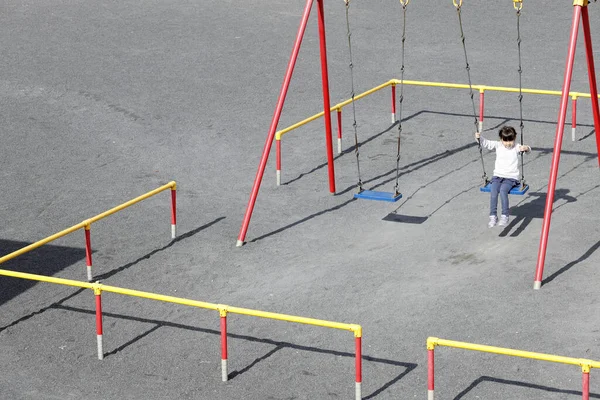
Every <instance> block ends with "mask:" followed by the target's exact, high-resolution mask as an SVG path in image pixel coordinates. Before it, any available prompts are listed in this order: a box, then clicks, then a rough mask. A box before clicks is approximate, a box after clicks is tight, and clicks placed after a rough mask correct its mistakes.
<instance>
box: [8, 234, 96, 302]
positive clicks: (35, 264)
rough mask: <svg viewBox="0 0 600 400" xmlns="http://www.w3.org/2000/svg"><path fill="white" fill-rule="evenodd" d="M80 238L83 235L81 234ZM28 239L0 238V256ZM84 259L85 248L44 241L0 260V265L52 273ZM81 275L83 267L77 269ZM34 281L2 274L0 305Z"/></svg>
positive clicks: (22, 245) (13, 250) (24, 245)
mask: <svg viewBox="0 0 600 400" xmlns="http://www.w3.org/2000/svg"><path fill="white" fill-rule="evenodd" d="M82 242H83V237H82ZM30 244H31V243H27V242H17V241H13V240H4V239H0V252H1V253H2V254H0V256H2V255H5V254H11V253H13V252H15V251H17V250H20V249H22V248H24V247H26V246H28V245H30ZM83 259H85V249H83V248H77V247H65V246H57V245H53V244H46V245H44V246H41V247H38V248H36V249H33V250H31V251H29V252H27V253H24V254H21V255H20V256H17V257H15V258H13V259H11V260H8V261H6V262H4V263H2V264H0V268H3V269H8V270H11V271H17V272H26V273H30V274H40V275H46V276H52V275H54V274H56V273H57V272H60V271H62V270H63V269H65V268H67V267H69V266H70V265H73V264H75V263H77V262H79V261H81V260H83ZM81 277H82V278H84V277H85V269H84V268H82V270H81ZM36 284H37V282H36V281H30V280H26V279H19V278H12V277H5V276H3V277H2V278H0V305H2V304H4V303H6V302H7V301H9V300H10V299H12V298H14V297H16V296H18V295H19V294H21V293H23V292H25V291H26V290H28V289H30V288H31V287H33V286H35V285H36Z"/></svg>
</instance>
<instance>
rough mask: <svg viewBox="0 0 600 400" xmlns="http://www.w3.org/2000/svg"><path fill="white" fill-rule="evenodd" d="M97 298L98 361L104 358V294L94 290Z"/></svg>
mask: <svg viewBox="0 0 600 400" xmlns="http://www.w3.org/2000/svg"><path fill="white" fill-rule="evenodd" d="M94 294H95V297H96V342H97V345H98V360H102V359H103V358H104V351H103V350H102V292H101V291H100V290H97V289H94Z"/></svg>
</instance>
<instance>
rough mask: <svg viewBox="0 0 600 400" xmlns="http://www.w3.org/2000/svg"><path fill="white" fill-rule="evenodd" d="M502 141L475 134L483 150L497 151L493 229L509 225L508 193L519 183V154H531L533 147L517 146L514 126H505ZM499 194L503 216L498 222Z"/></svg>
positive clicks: (492, 198)
mask: <svg viewBox="0 0 600 400" xmlns="http://www.w3.org/2000/svg"><path fill="white" fill-rule="evenodd" d="M498 136H499V137H500V140H487V139H485V138H483V137H481V134H480V133H479V132H476V133H475V140H476V141H477V142H479V145H480V146H481V147H482V148H486V149H488V150H496V163H495V165H494V176H492V180H491V181H490V183H491V185H490V189H491V190H490V220H489V222H488V227H490V228H493V227H494V226H496V224H498V225H499V226H507V225H508V216H509V204H508V192H510V189H512V188H513V187H515V186H518V185H519V184H520V182H519V161H518V156H519V153H521V152H525V153H529V152H530V151H531V147H530V146H527V145H518V144H515V140H516V138H517V132H516V131H515V128H513V127H512V126H503V127H502V128H500V131H499V132H498ZM498 194H500V203H501V204H502V214H501V216H500V221H499V222H498V217H497V211H498Z"/></svg>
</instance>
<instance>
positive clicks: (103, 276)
mask: <svg viewBox="0 0 600 400" xmlns="http://www.w3.org/2000/svg"><path fill="white" fill-rule="evenodd" d="M223 219H225V217H219V218H217V219H215V220H214V221H211V222H209V223H207V224H204V225H202V226H200V227H198V228H196V229H194V230H191V231H189V232H186V233H184V234H183V235H180V236H178V237H176V238H175V239H173V240H171V241H170V242H169V244H167V245H166V246H163V247H161V248H160V249H155V250H152V251H151V252H150V253H148V254H146V255H144V256H142V257H140V258H138V259H137V260H135V261H132V262H130V263H127V264H125V265H122V266H120V267H118V268H115V269H113V270H110V271H108V272H105V273H103V274H100V275H96V276H94V280H104V279H107V278H109V277H111V276H113V275H115V274H118V273H119V272H122V271H124V270H126V269H128V268H131V267H133V266H134V265H136V264H138V263H140V262H142V261H144V260H148V259H150V258H151V257H152V256H153V255H155V254H157V253H160V252H161V251H165V250H166V249H168V248H169V247H171V246H173V245H174V244H175V243H177V242H180V241H182V240H184V239H187V238H189V237H191V236H193V235H195V234H197V233H198V232H201V231H203V230H205V229H207V228H209V227H211V226H212V225H214V224H216V223H217V222H219V221H221V220H223Z"/></svg>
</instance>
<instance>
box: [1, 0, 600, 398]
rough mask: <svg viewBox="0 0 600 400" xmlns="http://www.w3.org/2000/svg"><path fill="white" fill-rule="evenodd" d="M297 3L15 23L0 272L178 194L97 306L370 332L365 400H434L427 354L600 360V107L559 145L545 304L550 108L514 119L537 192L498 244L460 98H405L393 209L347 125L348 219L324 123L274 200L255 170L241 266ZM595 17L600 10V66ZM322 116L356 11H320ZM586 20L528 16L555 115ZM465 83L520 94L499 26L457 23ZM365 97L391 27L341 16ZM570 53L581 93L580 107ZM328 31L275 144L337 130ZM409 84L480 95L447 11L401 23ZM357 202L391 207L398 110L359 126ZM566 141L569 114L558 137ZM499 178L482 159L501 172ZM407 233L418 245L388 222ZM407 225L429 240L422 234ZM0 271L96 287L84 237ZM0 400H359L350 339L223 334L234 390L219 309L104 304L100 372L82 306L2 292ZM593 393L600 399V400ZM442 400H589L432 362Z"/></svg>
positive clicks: (547, 12)
mask: <svg viewBox="0 0 600 400" xmlns="http://www.w3.org/2000/svg"><path fill="white" fill-rule="evenodd" d="M303 6H304V4H303V1H301V0H293V1H281V0H268V1H258V0H249V1H245V2H238V1H231V0H222V1H213V0H204V1H202V2H192V1H172V0H150V1H145V2H139V1H131V0H124V1H120V2H115V1H105V0H98V1H87V0H80V1H74V2H64V1H57V0H47V1H44V2H25V1H21V0H18V1H17V0H3V1H1V2H0V35H1V36H2V38H3V40H2V57H1V59H0V60H1V61H0V109H1V110H2V111H1V115H2V123H1V125H0V126H1V132H2V133H1V135H2V136H1V137H2V146H1V147H0V174H1V176H2V180H3V183H4V184H3V187H4V190H2V191H0V204H2V214H1V216H2V219H3V221H2V224H0V255H4V254H7V253H9V252H11V251H13V250H14V249H16V248H19V247H20V246H21V245H26V244H28V243H32V242H35V241H37V240H39V239H42V238H44V237H46V236H48V235H50V234H53V233H55V232H57V231H60V230H62V229H64V228H66V227H69V226H71V225H74V224H76V223H79V222H81V221H82V220H84V219H86V218H89V217H91V216H93V215H96V214H98V213H100V212H102V211H105V210H107V209H109V208H111V207H114V206H115V205H117V204H120V203H122V202H124V201H127V200H129V199H131V198H134V197H136V196H138V195H140V194H142V193H145V192H147V191H150V190H152V189H154V188H156V187H158V186H160V185H162V184H164V183H166V182H168V181H170V180H176V181H177V183H178V189H179V191H178V210H179V214H178V223H179V237H178V238H177V239H176V240H174V241H171V239H170V235H169V234H170V227H169V221H170V219H169V216H170V211H169V198H168V194H160V195H158V196H156V197H154V198H152V199H149V200H146V201H144V202H142V203H140V204H137V205H135V206H133V207H131V208H129V209H127V210H125V211H123V212H121V213H119V214H117V215H115V216H111V217H109V218H107V219H105V220H103V221H100V222H98V223H96V224H94V225H93V226H92V245H93V249H94V272H95V275H96V277H97V278H98V279H101V280H102V282H103V283H106V284H109V285H114V286H120V287H126V288H132V289H138V290H144V291H150V292H156V293H160V294H168V295H173V296H180V297H186V298H191V299H196V300H202V301H207V302H213V303H222V304H229V305H233V306H239V307H246V308H253V309H258V310H264V311H273V312H279V313H285V314H293V315H299V316H306V317H313V318H319V319H326V320H331V321H339V322H347V323H356V324H360V325H362V327H363V333H364V338H363V346H364V348H363V356H364V357H363V368H364V371H363V398H365V399H399V398H425V396H426V391H427V356H426V349H425V341H426V339H427V337H428V336H437V337H441V338H446V339H454V340H459V341H467V342H474V343H481V344H488V345H494V346H501V347H511V348H516V349H522V350H529V351H537V352H542V353H552V354H558V355H564V356H572V357H582V358H589V359H595V360H600V342H599V339H598V338H599V327H598V324H599V322H600V312H599V308H600V302H599V298H598V295H597V287H598V284H597V283H598V278H599V277H600V274H599V272H598V268H597V265H598V261H599V258H600V255H599V253H598V252H597V249H598V247H599V243H600V242H599V241H598V238H597V237H598V231H599V229H598V222H599V218H598V216H597V215H598V214H597V212H596V209H597V205H596V201H595V199H596V198H597V194H598V188H599V187H600V182H599V179H598V157H597V151H596V144H595V133H594V127H593V119H592V114H591V111H590V101H589V100H587V99H582V100H580V101H579V108H578V123H579V128H578V138H577V140H576V141H574V142H572V141H571V140H570V126H569V125H568V126H567V129H566V130H565V132H566V136H565V140H564V143H563V152H562V156H561V161H560V170H559V180H558V184H557V195H556V201H555V212H554V213H553V218H552V225H551V230H550V240H549V245H548V252H547V258H546V266H545V274H544V286H543V287H542V289H541V290H539V291H534V290H532V286H533V277H534V272H535V265H536V259H537V255H538V246H539V241H540V232H541V225H542V216H543V207H544V201H545V196H546V190H547V184H548V174H549V170H550V160H551V157H552V146H553V142H554V137H555V129H556V119H557V112H558V105H559V104H558V103H559V98H558V97H551V96H525V98H524V103H523V105H524V117H525V142H526V143H527V144H530V145H531V146H532V147H533V152H532V154H530V155H528V156H526V159H525V176H526V179H527V181H528V182H529V184H530V187H531V189H530V192H529V193H528V195H526V196H524V197H513V198H511V207H512V210H511V212H512V214H513V219H512V222H511V224H510V225H509V227H507V228H506V229H501V228H495V229H488V228H487V225H486V224H487V213H488V202H489V198H488V196H487V195H486V194H481V193H480V192H479V189H478V187H479V183H480V176H481V172H482V171H481V165H480V161H479V153H478V151H477V147H476V144H475V143H474V141H473V132H472V130H473V117H472V115H471V112H472V108H471V103H470V99H469V97H468V94H467V92H466V91H461V90H453V89H427V88H416V87H406V88H405V100H404V108H403V116H404V122H403V137H402V155H401V175H400V187H401V191H402V193H403V195H404V197H403V198H402V199H401V200H400V201H399V202H398V203H393V204H390V203H377V202H368V201H359V200H353V198H352V194H353V193H354V191H355V190H356V182H357V176H356V161H355V157H354V152H353V147H352V142H353V138H352V117H351V112H350V109H349V108H348V109H346V110H345V111H344V132H345V136H344V152H343V154H341V155H337V154H336V161H335V168H336V171H335V172H336V184H337V194H336V195H335V196H333V195H331V194H329V193H328V187H327V180H328V178H327V168H326V154H325V141H324V130H323V122H322V120H318V121H315V122H313V123H311V124H308V125H306V126H305V127H302V128H301V129H298V130H296V131H294V132H292V133H290V134H288V135H286V136H285V137H284V139H283V141H282V144H283V175H282V180H283V185H282V186H280V187H277V186H276V185H275V170H274V169H275V162H274V156H275V154H274V151H273V152H272V154H271V157H270V160H269V163H268V165H267V172H266V174H265V177H264V180H263V184H262V188H261V190H260V193H259V196H258V201H257V204H256V207H255V210H254V214H253V217H252V221H251V224H250V229H249V231H248V236H247V238H246V239H247V244H246V245H245V246H243V247H242V248H236V247H235V243H236V239H237V235H238V233H239V229H240V226H241V222H242V218H243V215H244V210H245V208H246V205H247V202H248V197H249V193H250V190H251V187H252V182H253V179H254V176H255V174H256V169H257V166H258V161H259V159H260V155H261V151H262V149H263V146H264V143H265V138H266V135H267V131H268V127H269V124H270V122H271V117H272V115H273V109H274V106H275V102H276V99H277V94H278V92H279V89H280V87H281V82H282V79H283V74H284V70H285V67H286V65H287V62H288V58H289V54H290V51H291V47H292V43H293V40H294V37H295V34H296V31H297V27H298V23H299V20H300V16H301V13H302V9H303ZM599 7H600V6H599V5H597V4H594V3H592V4H591V5H590V6H589V9H590V10H589V11H590V18H591V21H592V26H591V29H592V34H593V35H595V36H594V41H595V51H594V56H595V60H596V64H597V65H598V64H600V50H598V43H599V42H600V25H598V24H597V21H598V16H599V14H600V8H599ZM325 12H326V23H327V32H328V36H327V41H328V58H329V62H330V64H329V74H330V90H331V98H332V103H336V102H339V101H341V100H345V99H347V98H348V97H349V94H350V83H349V70H348V51H347V48H346V47H345V46H346V25H345V14H344V12H345V7H344V2H342V1H337V2H334V1H327V2H326V4H325ZM572 13H573V9H572V6H571V2H564V1H563V2H551V3H549V2H539V1H538V2H536V1H532V2H526V4H525V5H524V8H523V16H522V17H521V18H522V20H521V34H522V38H523V44H522V49H523V86H524V87H527V88H537V89H551V90H560V88H561V84H562V79H563V72H564V67H565V57H566V50H567V42H568V36H569V29H570V24H571V17H572ZM462 17H463V22H464V24H465V35H466V43H467V47H468V51H469V62H470V65H471V74H472V80H473V83H476V84H486V85H497V86H517V85H518V74H517V57H516V54H517V47H516V18H515V12H514V10H513V8H512V2H510V1H503V2H485V4H484V3H483V2H468V1H466V0H465V2H464V6H463V16H462ZM351 23H352V29H353V35H352V40H353V56H354V67H355V68H354V73H355V79H356V91H357V92H362V91H364V90H367V89H369V88H371V87H374V86H376V85H378V84H380V83H383V82H385V81H387V80H389V79H391V78H398V77H399V75H400V37H401V9H400V6H399V4H398V1H392V0H384V1H379V2H353V3H352V6H351ZM582 35H583V32H582V31H581V32H580V40H579V42H578V52H577V55H576V61H575V68H574V78H573V83H572V90H573V91H581V92H587V91H588V78H587V72H586V62H585V57H584V46H583V41H582V37H583V36H582ZM318 48H319V42H318V31H317V24H316V9H313V14H312V15H311V20H310V22H309V24H308V28H307V32H306V36H305V40H304V43H303V45H302V49H301V52H300V57H299V60H298V63H297V66H296V71H295V73H294V77H293V80H292V84H291V87H290V91H289V96H288V99H287V102H286V106H285V108H284V111H283V115H282V118H281V122H280V125H279V126H280V128H283V127H285V126H288V125H290V124H292V123H294V122H297V121H299V120H301V119H303V118H305V117H308V116H310V115H313V114H315V113H317V112H319V111H321V109H322V100H321V97H320V96H321V95H320V90H321V89H320V88H321V80H320V66H319V54H318ZM405 64H406V72H405V78H406V79H413V80H430V81H439V82H456V83H466V80H467V78H466V72H465V68H464V55H463V52H462V46H461V43H460V35H459V29H458V19H457V17H456V11H455V9H454V7H453V6H452V4H451V1H449V0H448V1H447V2H440V1H431V0H430V1H417V0H415V1H412V2H411V3H410V5H409V9H408V26H407V41H406V58H405ZM356 112H357V121H358V134H359V140H360V141H361V142H363V146H362V147H361V160H360V161H361V164H360V165H361V173H362V175H363V180H364V181H365V182H366V186H367V188H370V187H377V188H378V189H379V190H392V188H393V180H394V177H395V175H394V168H395V151H396V149H395V135H396V132H397V131H396V126H391V125H390V114H389V113H390V111H389V91H388V90H386V91H383V92H381V93H379V94H376V95H373V96H371V97H369V98H367V99H365V100H361V101H360V102H357V104H356ZM518 116H519V109H518V101H517V97H516V95H514V94H505V93H488V94H487V95H486V118H485V126H484V128H485V130H484V136H486V137H490V138H493V137H494V136H495V135H496V131H497V129H498V127H499V126H501V125H503V124H507V123H508V124H514V125H518ZM567 120H568V121H569V122H570V116H569V117H568V118H567ZM493 157H494V155H493V154H492V153H488V154H486V155H485V162H486V166H487V169H488V174H491V170H492V167H493ZM393 212H395V213H397V214H399V215H401V216H403V217H402V218H400V219H401V220H402V221H404V222H390V221H385V220H383V218H384V217H386V216H387V215H388V214H390V213H393ZM411 222H420V223H411ZM3 267H4V268H8V269H14V270H19V271H26V272H34V273H39V274H45V275H52V276H57V277H63V278H68V279H78V280H84V279H85V276H86V275H85V252H84V238H83V232H77V233H74V234H72V235H69V236H67V237H64V238H62V239H59V240H57V241H56V242H54V243H52V244H51V245H48V246H45V247H43V248H41V249H39V250H36V251H34V252H32V253H29V254H27V255H23V256H21V257H19V258H16V259H14V260H12V261H10V262H8V263H6V264H4V265H3ZM0 289H1V290H2V292H1V293H0V307H1V308H0V310H1V311H2V312H0V368H1V369H0V371H1V373H0V398H2V399H82V398H86V399H109V400H112V399H329V398H346V399H348V398H353V396H354V356H353V351H354V346H353V336H352V334H351V333H350V332H342V331H334V330H329V329H325V328H318V327H310V326H303V325H296V324H291V323H285V322H278V321H271V320H264V319H258V318H251V317H243V316H235V315H231V316H230V318H229V333H230V336H229V364H230V380H229V381H228V382H227V383H222V382H221V379H220V378H221V375H220V351H219V320H218V316H217V314H216V313H215V312H213V311H207V310H198V309H192V308H189V307H184V306H176V305H172V304H163V303H158V302H154V301H149V300H144V299H138V298H130V297H125V296H120V295H114V294H105V295H104V296H103V297H104V304H103V306H104V312H105V317H104V324H105V325H104V330H105V334H104V344H105V358H104V360H102V361H99V360H97V357H96V343H95V341H96V338H95V327H94V299H93V296H92V294H91V291H89V290H87V291H83V290H77V289H74V288H69V287H65V286H57V285H52V284H46V283H39V284H32V283H31V282H29V283H24V282H22V281H17V280H15V279H12V278H1V279H0ZM598 382H600V380H599V378H598V371H594V370H593V371H592V373H591V391H592V395H591V398H600V384H599V383H598ZM436 395H437V397H436V398H440V399H464V400H466V399H476V398H486V399H498V398H504V399H531V398H544V399H575V398H578V397H581V370H580V368H578V367H574V366H564V365H558V364H550V363H544V362H540V361H532V360H524V359H514V358H508V357H501V356H494V355H489V354H481V353H472V352H466V351H461V350H452V349H446V348H441V349H439V350H438V351H437V358H436Z"/></svg>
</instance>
